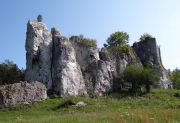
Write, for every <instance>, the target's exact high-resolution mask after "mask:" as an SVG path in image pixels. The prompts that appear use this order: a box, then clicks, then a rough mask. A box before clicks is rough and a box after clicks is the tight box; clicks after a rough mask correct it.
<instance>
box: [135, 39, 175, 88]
mask: <svg viewBox="0 0 180 123" xmlns="http://www.w3.org/2000/svg"><path fill="white" fill-rule="evenodd" d="M133 48H134V50H135V52H136V53H137V55H138V57H139V58H140V60H141V62H142V64H143V65H144V66H148V67H151V68H154V69H155V70H156V71H157V73H158V74H159V76H160V81H159V82H156V83H155V85H154V86H155V87H160V88H171V87H172V82H171V81H170V79H169V76H168V73H167V70H166V69H165V68H164V66H163V64H162V60H161V53H160V47H159V46H158V45H157V43H156V39H155V38H148V39H146V40H145V41H140V42H137V43H134V44H133Z"/></svg>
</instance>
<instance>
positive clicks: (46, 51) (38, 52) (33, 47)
mask: <svg viewBox="0 0 180 123" xmlns="http://www.w3.org/2000/svg"><path fill="white" fill-rule="evenodd" d="M26 51H27V52H26V75H25V79H26V81H40V82H42V83H44V84H45V85H46V87H47V88H48V89H51V87H52V77H51V65H52V63H51V61H52V60H51V57H52V36H51V34H50V33H49V32H48V29H47V27H46V25H45V24H43V23H42V22H38V21H29V22H28V24H27V33H26Z"/></svg>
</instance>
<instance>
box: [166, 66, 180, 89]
mask: <svg viewBox="0 0 180 123" xmlns="http://www.w3.org/2000/svg"><path fill="white" fill-rule="evenodd" d="M168 73H169V76H170V78H171V81H172V82H173V87H174V88H175V89H180V70H179V69H175V70H174V71H172V72H171V71H170V70H169V71H168Z"/></svg>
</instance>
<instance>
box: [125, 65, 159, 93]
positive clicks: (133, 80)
mask: <svg viewBox="0 0 180 123" xmlns="http://www.w3.org/2000/svg"><path fill="white" fill-rule="evenodd" d="M123 79H124V80H125V81H126V82H128V83H130V84H131V91H132V92H134V93H138V92H141V88H142V87H145V89H146V92H150V87H151V85H152V84H153V83H154V82H157V81H159V77H158V76H157V74H156V72H155V71H154V70H153V69H150V68H143V67H140V66H137V65H129V66H127V67H126V69H125V70H124V72H123Z"/></svg>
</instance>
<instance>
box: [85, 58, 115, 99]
mask: <svg viewBox="0 0 180 123" xmlns="http://www.w3.org/2000/svg"><path fill="white" fill-rule="evenodd" d="M84 79H85V84H86V88H87V90H88V91H87V92H88V95H90V96H103V95H106V94H107V93H109V92H110V91H112V85H113V78H112V74H111V72H110V71H109V70H108V68H107V64H106V62H104V61H102V60H97V61H94V62H93V63H91V64H89V66H88V67H87V68H86V70H85V71H84Z"/></svg>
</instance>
